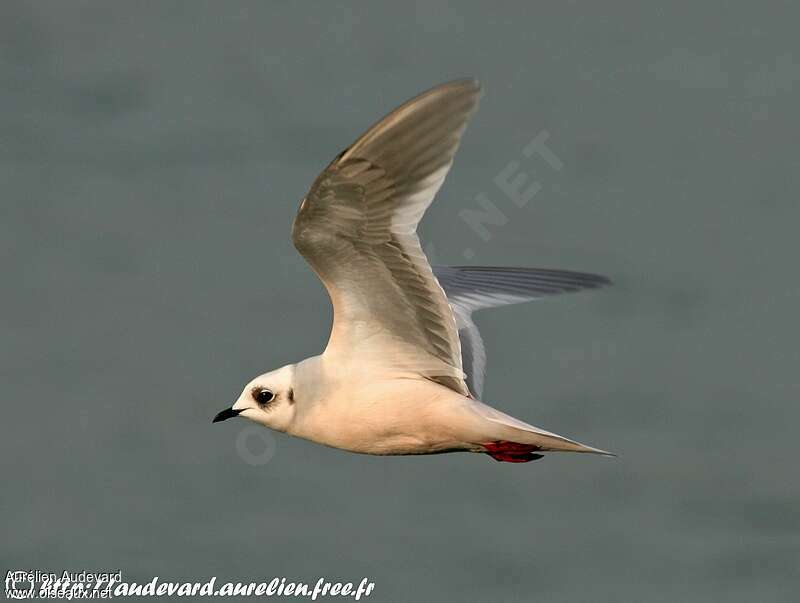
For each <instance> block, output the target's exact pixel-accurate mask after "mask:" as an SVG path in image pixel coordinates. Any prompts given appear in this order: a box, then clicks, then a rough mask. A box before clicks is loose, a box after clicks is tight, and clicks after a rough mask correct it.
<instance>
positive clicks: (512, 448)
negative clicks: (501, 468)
mask: <svg viewBox="0 0 800 603" xmlns="http://www.w3.org/2000/svg"><path fill="white" fill-rule="evenodd" d="M483 447H484V448H486V454H488V455H489V456H490V457H492V458H493V459H494V460H496V461H500V462H501V463H527V462H529V461H535V460H538V459H540V458H542V455H541V454H533V452H534V451H535V450H541V448H540V447H539V446H534V445H533V444H518V443H517V442H506V441H503V440H501V441H499V442H488V443H486V444H483Z"/></svg>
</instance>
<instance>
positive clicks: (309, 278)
mask: <svg viewBox="0 0 800 603" xmlns="http://www.w3.org/2000/svg"><path fill="white" fill-rule="evenodd" d="M798 18H800V11H799V10H798V6H797V4H796V3H789V2H785V3H782V2H766V3H750V2H726V3H722V2H674V3H667V4H663V3H660V4H656V3H639V2H618V3H592V2H563V3H528V2H519V3H516V4H506V3H503V5H496V6H492V5H490V4H489V3H477V2H475V3H448V2H441V1H435V2H420V3H417V4H413V5H408V6H403V7H401V6H398V5H394V4H389V3H382V4H366V3H365V4H345V5H334V3H330V4H323V3H318V4H311V5H307V4H300V3H272V2H269V3H268V2H225V3H223V2H164V3H133V2H99V1H93V2H88V1H87V2H55V1H51V2H22V1H19V0H4V1H3V2H2V3H0V82H2V85H1V86H0V185H2V201H0V245H2V254H1V255H0V262H1V265H0V268H1V269H2V296H1V297H0V309H1V310H2V314H1V316H2V319H1V321H2V322H0V333H2V335H1V336H0V353H1V354H2V358H0V374H2V398H3V410H2V421H0V468H1V469H2V476H3V482H4V485H3V486H2V488H1V489H0V491H2V495H0V500H1V501H2V526H3V528H2V531H3V537H2V538H0V560H1V561H2V563H1V564H0V565H2V569H3V572H4V573H5V571H7V570H8V569H46V570H53V571H60V570H63V569H76V570H80V569H88V570H100V569H106V570H116V569H121V570H122V571H123V572H124V575H125V576H126V578H127V579H129V580H139V581H141V580H149V579H150V578H152V577H153V576H156V575H157V576H160V577H161V578H162V579H164V580H167V579H172V580H179V579H181V580H184V579H185V580H205V579H206V578H208V577H210V576H212V575H216V576H218V579H219V581H225V580H243V581H260V580H262V579H265V578H266V579H269V578H271V577H272V576H286V577H288V578H290V579H293V580H301V581H306V582H313V581H315V580H316V578H317V577H318V576H325V577H328V578H330V579H345V580H356V581H357V580H359V579H360V578H361V577H362V576H366V577H369V578H370V579H372V580H374V581H375V583H376V590H375V593H374V595H373V597H372V598H371V600H376V601H418V600H422V601H486V600H501V601H554V602H562V601H563V602H574V601H615V602H616V601H723V600H724V601H731V602H734V601H748V602H752V601H790V600H796V599H795V597H796V596H797V595H796V592H797V588H798V586H800V579H799V578H798V571H799V570H798V566H799V565H800V472H799V471H798V469H797V454H798V437H797V429H798V423H800V404H798V385H797V366H798V360H799V359H800V357H799V354H798V346H797V337H798V329H797V325H798V320H797V302H798V282H797V278H796V276H797V252H798V242H797V241H798V238H797V225H798V218H800V210H799V209H798V189H800V175H799V174H800V169H799V168H800V165H799V164H798V143H800V136H799V134H800V119H798V112H797V108H798V106H800V102H798V101H800V98H799V95H798V91H800V43H799V42H798V38H797V33H796V24H797V22H798ZM464 75H474V76H476V77H478V78H480V79H481V81H482V82H483V84H484V86H485V89H486V94H485V97H484V99H483V103H482V106H481V109H480V111H479V113H478V114H477V116H476V118H475V119H474V120H473V123H472V124H471V126H470V128H469V130H468V131H467V134H466V136H465V138H464V142H463V145H462V148H461V151H460V153H459V155H458V157H457V159H456V163H455V166H454V169H453V171H452V172H451V174H450V177H449V178H448V180H447V182H446V183H445V186H444V188H443V189H442V191H441V193H440V195H439V197H438V199H437V201H436V202H435V203H434V205H433V206H432V208H431V210H430V211H429V213H428V215H427V216H426V218H425V220H424V222H423V224H422V227H421V235H422V238H423V240H424V241H425V242H426V244H427V245H428V247H427V248H428V250H429V251H430V252H431V254H432V255H433V256H434V257H435V260H436V261H437V262H440V263H447V264H465V263H467V264H483V265H532V266H541V267H560V268H572V269H577V270H586V271H593V272H598V273H601V274H606V275H608V276H610V277H611V278H612V279H613V280H614V281H615V283H616V284H615V286H614V287H613V288H611V289H607V290H603V291H599V292H588V293H583V294H577V295H570V296H563V297H560V298H557V299H556V298H551V299H548V300H544V301H541V302H537V303H536V304H527V305H520V306H514V307H509V308H505V309H499V310H494V311H492V312H489V313H484V314H483V315H479V316H478V321H479V323H480V325H481V327H482V332H483V334H484V337H485V339H486V343H487V347H488V351H489V366H488V369H489V370H488V379H487V389H486V394H485V396H484V397H485V399H486V400H487V401H488V402H490V403H492V404H494V405H496V406H497V407H498V408H501V409H502V410H504V411H507V412H509V413H511V414H513V415H515V416H518V417H520V418H521V419H523V420H527V421H529V422H532V423H533V424H535V425H539V426H542V427H544V428H546V429H549V430H553V431H556V432H558V433H563V434H565V435H569V436H572V437H575V438H578V439H580V440H582V441H585V442H587V443H590V444H593V445H596V446H600V447H602V448H606V449H610V450H613V451H615V452H617V453H618V454H619V457H618V458H617V459H612V460H609V459H604V458H591V457H585V456H569V455H562V456H558V455H555V456H550V457H548V458H546V459H544V460H542V461H539V462H536V463H530V464H527V465H511V464H501V463H496V462H494V461H492V460H491V459H489V458H488V457H484V456H479V455H468V454H453V455H440V456H432V457H420V458H413V457H412V458H377V457H368V456H359V455H353V454H349V453H345V452H341V451H336V450H332V449H327V448H324V447H321V446H317V445H314V444H311V443H309V442H305V441H301V440H294V439H290V438H288V437H285V436H283V435H280V434H275V435H274V436H273V435H269V433H268V432H266V431H264V432H263V434H265V435H264V438H266V439H264V438H261V439H260V438H259V437H257V436H252V434H251V435H250V436H248V438H247V441H246V442H244V443H245V444H246V446H245V448H246V450H249V451H250V453H249V454H252V455H256V456H258V455H259V454H261V452H263V450H264V447H265V446H272V448H271V449H270V453H271V454H272V457H271V459H270V460H269V462H267V463H264V464H256V465H253V464H252V463H250V464H249V463H248V462H245V461H246V458H247V457H248V454H243V453H242V450H243V448H242V447H241V446H238V447H237V441H239V443H240V444H241V443H242V442H241V440H237V438H240V437H241V434H242V430H243V429H244V428H245V423H244V422H243V421H238V422H237V421H229V422H227V423H224V424H219V425H212V424H211V423H210V419H211V417H212V416H213V415H214V413H215V412H216V411H218V410H219V409H221V408H223V407H224V406H227V405H229V404H230V403H231V402H232V401H233V400H234V399H235V397H236V396H238V394H239V391H240V389H241V387H242V386H243V385H244V383H246V382H247V381H248V380H249V379H250V378H252V377H253V376H255V375H257V374H259V373H261V372H264V371H266V370H269V369H272V368H275V367H277V366H280V365H283V364H285V363H288V362H292V361H296V360H299V359H302V358H304V357H306V356H309V355H313V354H316V353H318V352H319V351H320V350H321V349H322V348H323V346H324V344H325V341H326V338H327V334H328V329H329V321H330V308H329V304H328V301H327V298H326V296H325V293H324V291H323V289H322V287H321V285H320V284H319V282H318V281H317V279H316V278H315V276H314V275H313V274H312V273H311V271H310V270H309V269H308V268H307V267H306V265H305V264H304V262H303V261H302V259H301V258H300V256H299V255H298V254H297V253H296V252H295V251H294V249H293V248H292V246H291V242H290V239H289V228H290V224H291V221H292V218H293V216H294V212H295V210H296V208H297V205H298V202H299V200H300V199H301V198H302V196H303V195H304V193H305V191H306V189H307V187H308V186H309V185H310V183H311V182H312V180H313V178H314V177H315V176H316V174H317V173H318V172H319V171H320V170H321V169H322V168H323V167H324V166H325V164H326V163H327V162H328V161H329V160H330V159H331V158H332V157H333V156H334V155H335V154H336V153H338V152H339V151H340V150H342V149H343V148H344V147H345V146H346V145H347V144H349V143H350V142H351V141H352V140H353V139H354V138H355V137H356V136H357V135H358V134H359V133H360V132H361V131H362V130H363V129H364V128H365V127H366V126H367V125H369V124H370V123H372V122H373V121H374V120H376V119H377V118H379V117H380V116H382V115H383V114H384V113H386V112H387V111H389V110H390V109H392V108H393V107H394V106H396V105H397V104H399V103H400V102H402V101H404V100H406V99H407V98H409V97H411V96H413V95H415V94H416V93H418V92H420V91H422V90H424V89H426V88H428V87H430V86H432V85H434V84H437V83H439V82H442V81H446V80H448V79H451V78H454V77H460V76H464ZM543 131H546V132H547V133H548V134H549V136H550V139H549V141H548V144H549V146H550V148H551V149H552V150H553V151H554V152H555V153H556V154H557V156H558V157H559V158H560V160H561V161H562V162H563V168H562V169H561V170H554V169H552V168H551V167H550V166H548V165H547V164H546V163H545V162H543V161H542V160H541V159H539V158H537V157H535V156H534V157H531V158H527V157H525V156H524V155H522V153H521V149H522V148H523V147H524V146H525V145H526V144H527V143H528V142H529V141H530V140H531V139H532V138H533V137H534V136H536V135H537V134H538V133H540V132H543ZM512 161H516V162H518V164H519V167H518V169H519V171H520V172H524V173H525V174H527V177H528V182H529V183H530V182H534V181H535V182H537V183H539V184H540V185H541V191H540V192H539V193H538V194H537V195H536V196H535V198H534V199H533V200H532V201H531V202H530V203H528V204H527V205H525V206H524V207H517V206H516V205H514V204H513V203H512V202H511V201H510V200H509V198H508V197H507V196H505V195H504V194H503V193H502V192H501V191H500V190H499V188H498V187H497V185H496V184H495V178H496V176H497V175H498V173H500V172H501V170H503V169H504V167H506V166H507V165H508V164H509V162H512ZM479 193H483V194H485V195H486V196H487V197H488V198H490V199H491V200H492V201H493V202H494V203H495V205H496V206H497V207H498V208H499V209H500V210H501V212H502V214H503V215H504V216H505V219H506V223H505V224H504V225H494V226H492V225H490V226H489V227H488V229H489V231H490V233H491V235H490V237H489V239H490V240H488V241H484V240H483V239H482V238H481V237H480V236H478V234H477V233H476V231H475V230H473V229H472V228H470V226H469V225H468V224H467V223H466V222H464V220H462V219H461V218H460V217H459V212H460V211H462V210H463V209H477V208H478V204H477V202H476V201H475V197H476V195H478V194H479Z"/></svg>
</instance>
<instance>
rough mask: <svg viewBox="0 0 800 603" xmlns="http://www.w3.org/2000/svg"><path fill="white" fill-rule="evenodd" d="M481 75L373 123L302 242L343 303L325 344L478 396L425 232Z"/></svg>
mask: <svg viewBox="0 0 800 603" xmlns="http://www.w3.org/2000/svg"><path fill="white" fill-rule="evenodd" d="M479 96H480V87H479V85H478V83H477V82H475V81H474V80H461V81H456V82H451V83H449V84H444V85H442V86H439V87H437V88H434V89H432V90H430V91H428V92H425V93H423V94H422V95H420V96H418V97H417V98H415V99H413V100H411V101H409V102H408V103H406V104H404V105H403V106H401V107H400V108H399V109H396V110H395V111H394V112H392V113H391V114H389V115H388V116H387V117H385V118H384V119H383V120H381V121H380V122H378V123H377V124H376V125H374V126H373V127H371V128H370V129H369V130H368V131H367V132H366V133H365V134H364V135H363V136H361V138H359V139H358V140H357V141H356V142H355V143H354V144H353V145H352V146H351V147H349V148H348V149H347V150H346V151H344V152H343V153H342V154H341V155H340V156H339V157H337V158H336V159H335V160H334V161H333V162H332V163H331V164H330V165H329V166H328V167H327V168H326V169H325V171H324V172H323V173H322V174H320V176H319V177H318V178H317V180H316V181H315V182H314V184H313V185H312V187H311V190H310V191H309V193H308V195H307V196H306V198H305V199H304V200H303V202H302V203H301V205H300V210H299V211H298V213H297V217H296V218H295V222H294V227H293V232H292V238H293V241H294V244H295V247H296V248H297V249H298V251H299V252H300V253H301V254H302V255H303V257H304V258H305V259H306V261H308V263H309V264H310V265H311V267H312V268H313V269H314V271H315V272H316V273H317V275H319V277H320V279H321V280H322V282H323V283H324V285H325V287H326V288H327V290H328V294H329V295H330V298H331V301H332V303H333V312H334V318H333V329H332V331H331V337H330V340H329V341H328V347H327V348H326V350H325V354H326V356H328V355H329V356H337V357H338V358H340V359H347V360H349V361H351V362H354V363H359V364H364V363H368V364H369V365H375V364H376V363H377V364H380V365H382V366H385V367H391V368H392V369H396V370H398V371H401V372H410V373H415V374H420V375H423V376H425V377H427V378H429V379H433V380H436V381H438V382H440V383H442V384H443V385H446V386H447V387H450V388H452V389H454V390H455V391H458V392H459V393H462V394H468V389H467V386H466V383H465V382H464V373H463V370H462V363H461V348H460V344H459V339H458V331H457V328H456V321H455V317H454V316H453V312H452V310H451V308H450V305H449V303H448V301H447V298H446V297H445V294H444V292H443V291H442V288H441V287H440V286H439V283H438V282H437V280H436V278H435V277H434V275H433V271H432V270H431V267H430V264H429V263H428V260H427V258H426V257H425V254H424V253H423V252H422V249H421V247H420V244H419V239H418V238H417V234H416V229H417V224H418V223H419V220H420V218H421V217H422V215H423V213H424V212H425V210H426V209H427V208H428V206H429V205H430V204H431V201H433V198H434V195H435V194H436V192H437V191H438V190H439V187H440V186H441V185H442V182H443V181H444V178H445V176H446V174H447V172H448V170H449V169H450V165H451V164H452V162H453V156H454V154H455V152H456V149H457V148H458V144H459V140H460V138H461V134H462V132H463V131H464V128H465V127H466V124H467V120H468V119H469V117H470V115H471V114H472V112H473V111H474V110H475V108H476V107H477V104H478V98H479Z"/></svg>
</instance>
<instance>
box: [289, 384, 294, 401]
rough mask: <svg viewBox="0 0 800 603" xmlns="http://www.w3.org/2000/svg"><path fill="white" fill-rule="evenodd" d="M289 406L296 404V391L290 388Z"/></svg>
mask: <svg viewBox="0 0 800 603" xmlns="http://www.w3.org/2000/svg"><path fill="white" fill-rule="evenodd" d="M289 404H294V390H293V389H292V388H291V387H290V388H289Z"/></svg>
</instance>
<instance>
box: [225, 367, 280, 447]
mask: <svg viewBox="0 0 800 603" xmlns="http://www.w3.org/2000/svg"><path fill="white" fill-rule="evenodd" d="M294 367H295V365H293V364H289V365H287V366H284V367H282V368H279V369H277V370H275V371H271V372H269V373H264V374H263V375H259V376H258V377H256V378H255V379H253V380H252V381H251V382H250V383H248V384H247V385H246V386H245V387H244V389H243V390H242V393H241V394H240V395H239V399H238V400H236V402H235V403H234V404H233V406H231V407H230V408H226V409H224V410H221V411H220V412H218V413H217V415H216V416H215V417H214V419H213V420H212V423H217V422H219V421H225V420H227V419H232V418H233V417H238V416H241V417H244V418H245V419H250V420H251V421H255V422H256V423H260V424H261V425H264V426H266V427H269V428H270V429H274V430H276V431H286V430H287V428H288V427H289V425H290V424H291V422H292V419H293V418H294V413H295V400H294V388H293V387H292V384H293V381H294Z"/></svg>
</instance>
